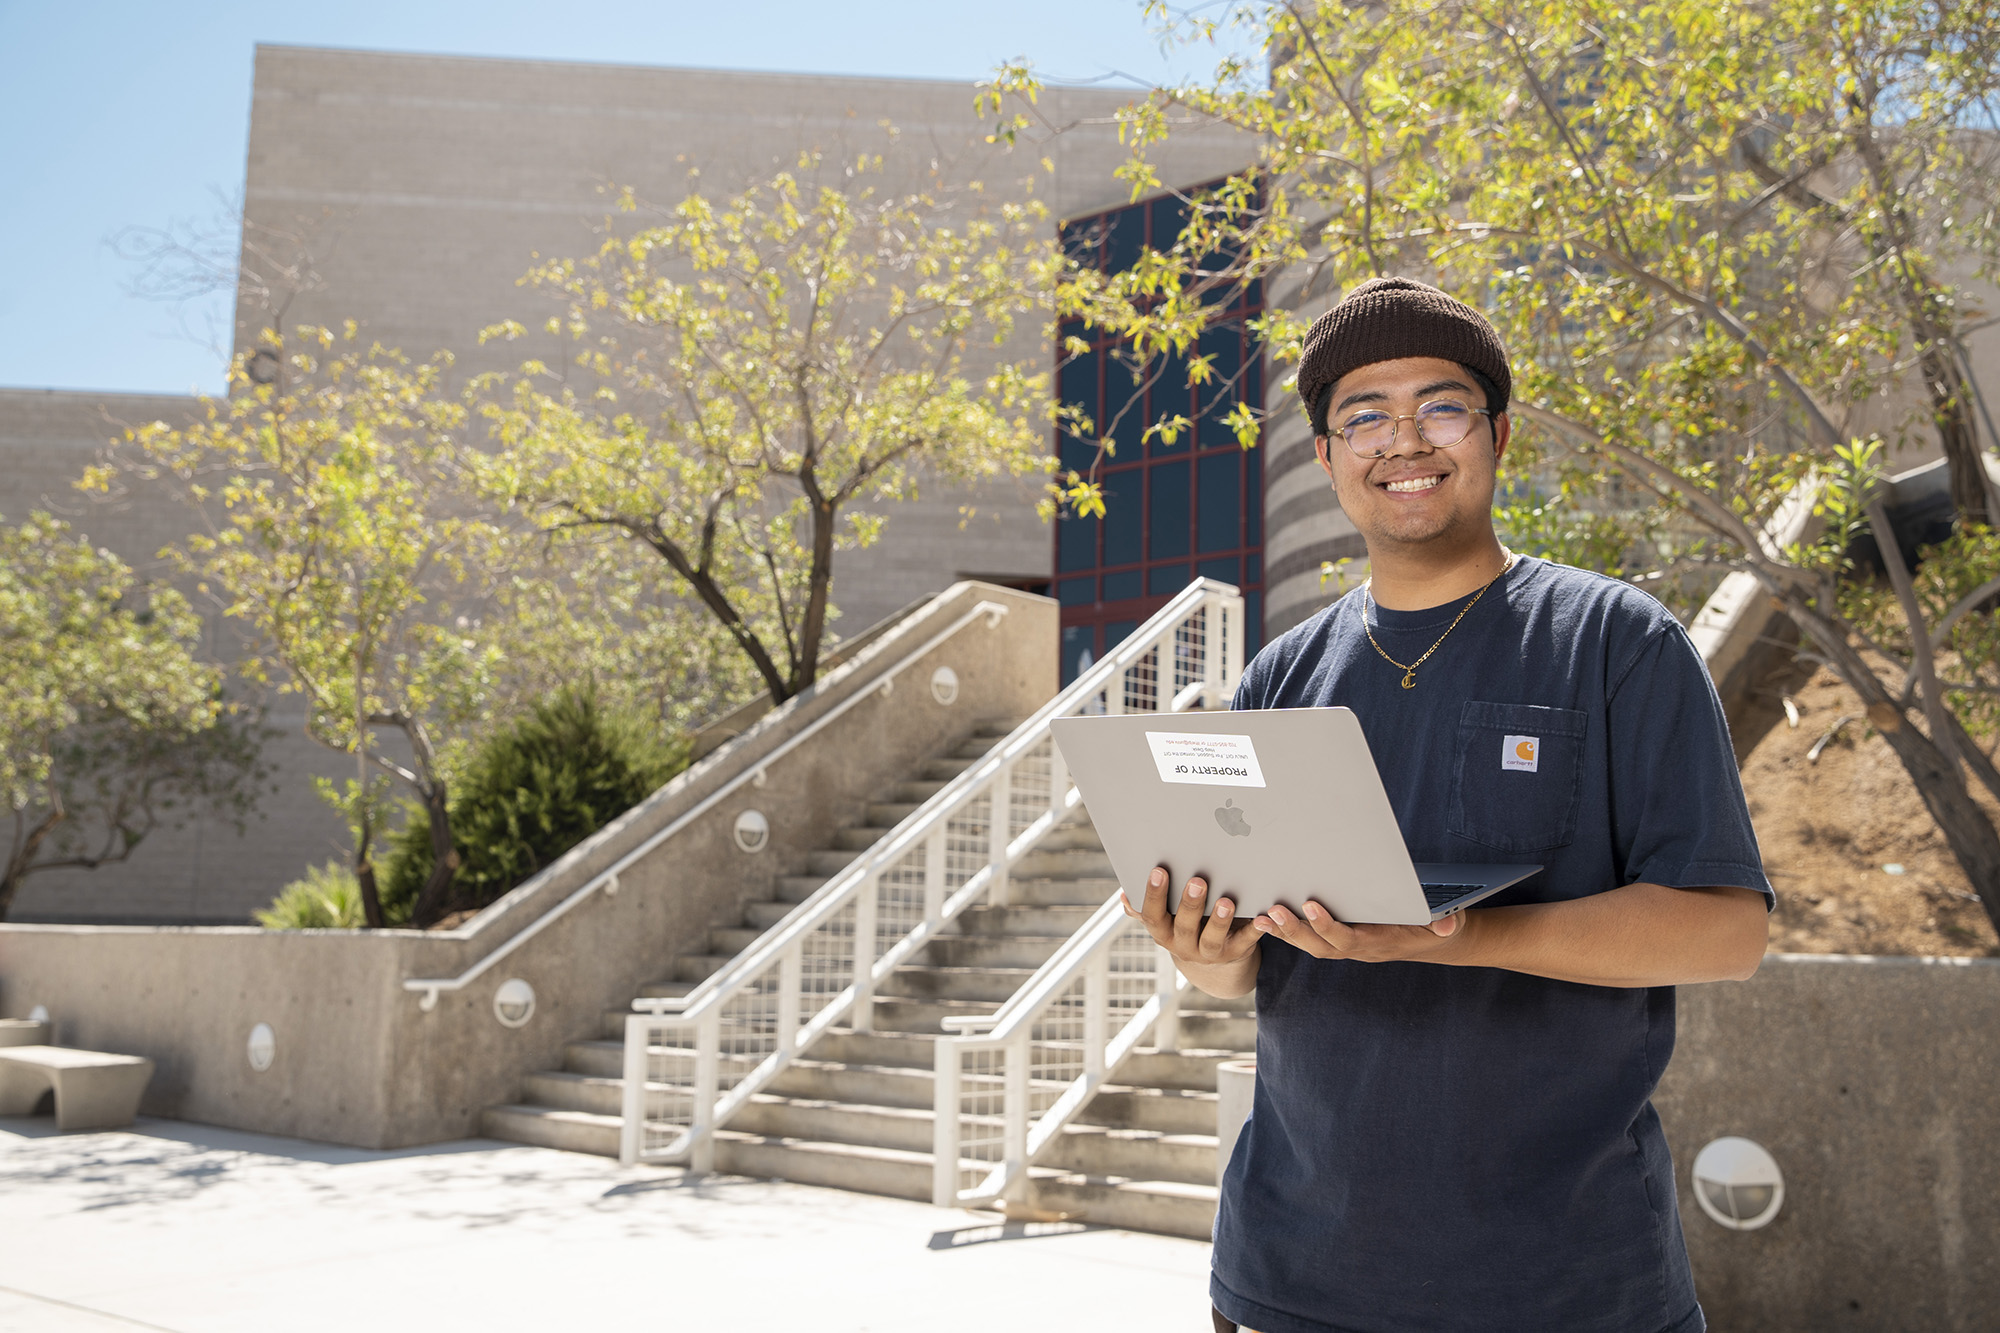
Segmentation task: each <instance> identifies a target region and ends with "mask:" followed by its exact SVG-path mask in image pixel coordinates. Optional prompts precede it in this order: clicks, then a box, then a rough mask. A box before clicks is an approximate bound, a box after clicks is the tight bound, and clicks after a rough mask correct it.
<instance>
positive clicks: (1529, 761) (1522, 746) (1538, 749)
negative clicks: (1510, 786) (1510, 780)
mask: <svg viewBox="0 0 2000 1333" xmlns="http://www.w3.org/2000/svg"><path fill="white" fill-rule="evenodd" d="M1541 757H1542V738H1541V737H1540V736H1508V737H1505V738H1503V739H1502V740H1501V742H1500V767H1502V768H1511V769H1513V770H1514V771H1515V772H1517V773H1532V772H1534V771H1535V765H1536V764H1537V763H1539V762H1540V761H1541Z"/></svg>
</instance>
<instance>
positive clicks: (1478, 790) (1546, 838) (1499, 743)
mask: <svg viewBox="0 0 2000 1333" xmlns="http://www.w3.org/2000/svg"><path fill="white" fill-rule="evenodd" d="M1589 724H1590V715H1589V714H1588V713H1585V712H1582V711H1581V710H1579V709H1575V708H1543V707H1541V706H1540V705H1538V704H1494V703H1486V702H1483V701H1481V700H1478V699H1471V700H1467V701H1466V705H1465V709H1464V711H1463V712H1461V713H1460V714H1459V719H1458V744H1459V754H1458V772H1457V774H1456V775H1455V776H1454V777H1453V779H1452V784H1451V809H1450V815H1449V822H1448V823H1447V824H1446V828H1447V830H1448V831H1449V832H1451V833H1452V834H1454V835H1455V836H1457V837H1461V838H1470V839H1471V840H1472V841H1474V842H1477V843H1481V844H1483V845H1484V846H1487V847H1492V848H1494V849H1496V850H1498V851H1503V852H1538V851H1544V850H1546V849H1548V848H1550V847H1561V846H1563V845H1564V844H1566V843H1568V842H1569V841H1570V839H1572V838H1574V837H1575V836H1576V805H1577V795H1578V791H1579V788H1580V786H1581V784H1582V781H1583V740H1584V735H1585V733H1586V732H1587V731H1588V730H1589Z"/></svg>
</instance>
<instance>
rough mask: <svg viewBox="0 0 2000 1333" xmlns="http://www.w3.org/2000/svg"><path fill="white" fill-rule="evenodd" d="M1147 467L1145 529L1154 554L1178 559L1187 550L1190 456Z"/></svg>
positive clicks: (1160, 557) (1154, 557)
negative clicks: (1149, 480) (1148, 487)
mask: <svg viewBox="0 0 2000 1333" xmlns="http://www.w3.org/2000/svg"><path fill="white" fill-rule="evenodd" d="M1148 471H1150V472H1151V473H1152V496H1151V498H1150V500H1149V502H1148V504H1147V507H1146V531H1147V534H1148V536H1149V538H1150V540H1151V543H1152V548H1153V549H1152V557H1153V559H1155V560H1173V559H1178V558H1179V557H1181V556H1184V555H1186V554H1187V553H1188V460H1187V459H1185V458H1183V459H1179V460H1177V461H1175V462H1172V463H1155V464H1153V466H1152V467H1151V468H1149V469H1148ZM1106 563H1109V562H1108V561H1107V562H1106Z"/></svg>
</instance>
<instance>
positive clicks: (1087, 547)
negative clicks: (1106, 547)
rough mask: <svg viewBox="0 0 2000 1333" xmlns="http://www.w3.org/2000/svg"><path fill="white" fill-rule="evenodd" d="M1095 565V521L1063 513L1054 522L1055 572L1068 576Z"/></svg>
mask: <svg viewBox="0 0 2000 1333" xmlns="http://www.w3.org/2000/svg"><path fill="white" fill-rule="evenodd" d="M1096 564H1097V520H1096V519H1094V518H1079V517H1078V516H1076V515H1075V514H1071V513H1065V514H1064V515H1063V516H1062V517H1061V518H1060V519H1058V520H1057V522H1056V572H1057V573H1059V574H1068V573H1071V572H1073V571H1075V570H1079V569H1090V568H1092V567H1094V566H1095V565H1096Z"/></svg>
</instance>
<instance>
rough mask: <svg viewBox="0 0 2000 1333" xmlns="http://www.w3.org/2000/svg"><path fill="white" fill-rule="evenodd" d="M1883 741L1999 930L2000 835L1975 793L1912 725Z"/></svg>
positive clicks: (1887, 732) (1884, 734) (1891, 732)
mask: <svg viewBox="0 0 2000 1333" xmlns="http://www.w3.org/2000/svg"><path fill="white" fill-rule="evenodd" d="M1882 738H1883V739H1884V740H1886V741H1888V742H1889V748H1890V749H1892V750H1894V751H1895V752H1896V758H1898V759H1900V760H1901V761H1902V763H1903V770H1904V771H1905V772H1907V773H1908V774H1909V775H1910V780H1911V781H1912V782H1914V783H1916V786H1917V795H1919V796H1921V797H1923V801H1924V808H1925V809H1927V810H1929V811H1930V812H1931V818H1932V819H1934V820H1936V821H1937V826H1938V828H1939V829H1940V830H1941V831H1942V832H1943V833H1944V840H1945V842H1946V844H1947V845H1949V846H1950V848H1951V854H1952V855H1953V856H1954V857H1956V858H1957V859H1958V864H1959V868H1960V869H1961V870H1963V871H1965V877H1966V879H1967V880H1969V881H1971V883H1972V891H1973V892H1974V893H1976V894H1978V895H1979V902H1980V905H1981V906H1983V907H1984V908H1985V909H1986V917H1987V919H1988V920H1989V921H1991V922H1992V923H1993V929H1994V930H1995V932H2000V832H1996V831H1995V830H1994V827H1993V821H1992V820H1991V819H1989V818H1988V817H1987V814H1986V811H1985V810H1984V809H1982V808H1981V807H1980V805H1979V803H1978V802H1977V801H1975V800H1973V799H1972V793H1971V792H1969V791H1967V790H1966V787H1965V784H1964V783H1963V782H1962V781H1960V780H1959V777H1958V775H1957V773H1955V772H1954V771H1953V770H1952V767H1951V765H1950V764H1949V763H1948V762H1947V761H1946V759H1945V757H1944V755H1943V753H1941V752H1940V751H1939V750H1938V748H1937V746H1935V745H1933V744H1932V743H1931V742H1930V740H1929V738H1928V737H1925V736H1923V735H1921V734H1919V733H1918V732H1917V731H1916V730H1914V729H1913V728H1911V727H1909V726H1908V725H1898V726H1894V727H1890V728H1887V729H1885V730H1883V732H1882Z"/></svg>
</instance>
